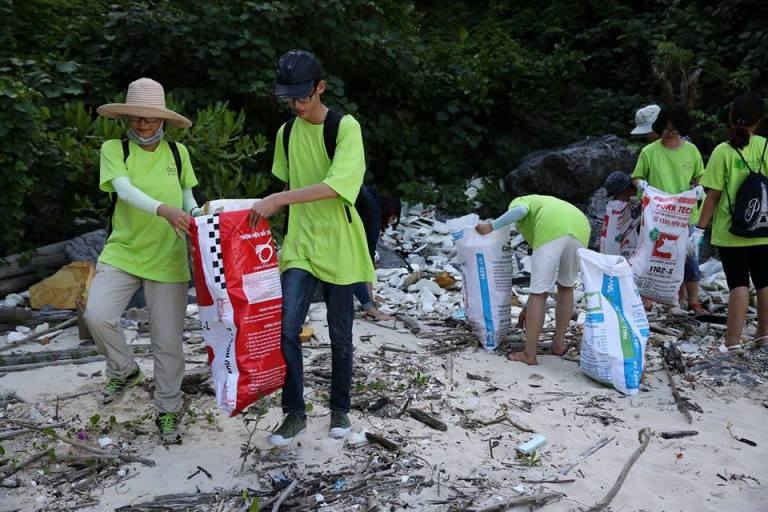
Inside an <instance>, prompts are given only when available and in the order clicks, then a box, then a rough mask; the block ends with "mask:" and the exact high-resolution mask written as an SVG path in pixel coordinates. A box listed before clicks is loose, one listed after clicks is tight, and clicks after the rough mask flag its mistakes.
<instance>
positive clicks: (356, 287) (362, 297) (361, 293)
mask: <svg viewBox="0 0 768 512" xmlns="http://www.w3.org/2000/svg"><path fill="white" fill-rule="evenodd" d="M352 287H353V291H354V294H355V298H356V299H357V300H359V301H360V305H361V306H363V311H368V310H369V309H371V308H372V307H373V306H375V304H374V303H373V298H371V294H370V293H368V283H355V284H353V285H352Z"/></svg>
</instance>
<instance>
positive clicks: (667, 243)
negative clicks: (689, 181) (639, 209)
mask: <svg viewBox="0 0 768 512" xmlns="http://www.w3.org/2000/svg"><path fill="white" fill-rule="evenodd" d="M695 206H696V192H694V191H693V190H688V191H685V192H682V193H680V194H667V193H666V192H662V191H661V190H658V189H655V188H653V187H646V189H645V192H644V193H643V215H642V222H641V224H640V237H639V241H638V246H637V251H635V254H634V255H633V256H632V258H630V260H629V262H630V264H631V265H632V272H633V273H634V275H635V282H636V283H637V287H638V289H639V290H640V295H642V296H643V297H647V298H649V299H652V300H655V301H657V302H660V303H662V304H669V305H673V306H676V305H677V297H678V295H677V292H678V290H679V289H680V285H681V284H682V283H683V276H684V271H685V257H686V252H687V246H688V219H689V218H690V216H691V212H692V211H693V208H694V207H695Z"/></svg>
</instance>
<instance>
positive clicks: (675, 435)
mask: <svg viewBox="0 0 768 512" xmlns="http://www.w3.org/2000/svg"><path fill="white" fill-rule="evenodd" d="M697 435H699V432H698V431H697V430H677V431H675V432H660V433H659V436H660V437H661V438H662V439H680V438H681V437H690V436H697Z"/></svg>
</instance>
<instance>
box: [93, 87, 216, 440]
mask: <svg viewBox="0 0 768 512" xmlns="http://www.w3.org/2000/svg"><path fill="white" fill-rule="evenodd" d="M97 112H98V113H99V114H100V115H102V116H104V117H109V118H119V119H126V120H127V121H128V124H129V126H130V129H129V130H128V132H127V134H126V135H127V140H125V141H123V142H121V141H120V140H108V141H106V142H104V144H103V145H102V146H101V163H100V168H99V175H100V176H99V187H100V188H101V190H103V191H105V192H108V193H114V194H116V196H117V200H116V203H115V208H114V213H113V215H112V219H111V232H110V233H109V236H108V238H107V241H106V244H105V246H104V249H103V250H102V252H101V254H100V255H99V260H98V263H97V265H96V275H95V277H94V278H93V281H92V283H91V288H90V290H89V293H88V303H87V304H86V308H85V315H84V316H85V321H86V323H87V325H88V327H89V329H90V331H91V334H92V335H93V338H94V341H95V342H96V344H97V346H98V348H99V351H100V352H101V353H102V354H104V355H105V356H106V359H107V371H106V375H107V383H106V385H105V387H104V390H103V393H102V402H103V403H104V404H109V403H111V402H114V401H115V400H117V399H118V398H119V397H120V396H121V395H122V394H123V393H124V391H125V390H126V389H127V388H129V387H131V386H135V385H137V384H139V383H140V382H141V381H142V380H143V378H144V377H143V375H142V372H141V369H140V368H139V366H138V365H137V364H136V361H135V360H134V358H133V353H132V352H131V349H130V347H129V346H128V345H127V344H126V341H125V336H124V334H123V330H122V329H121V328H120V317H121V315H122V313H123V311H124V310H125V308H126V307H127V306H128V303H129V302H130V300H131V298H132V297H133V294H134V293H135V292H136V291H137V290H138V289H139V288H140V287H143V288H144V296H145V298H146V301H147V305H148V307H149V313H150V322H151V324H150V333H151V341H152V357H153V359H154V375H153V376H154V381H155V394H154V402H155V407H156V409H157V411H158V415H157V419H156V423H157V425H158V428H159V430H160V435H161V439H162V440H163V442H164V443H174V442H179V441H180V436H179V432H178V419H179V418H178V414H179V411H180V409H181V405H182V401H181V380H182V378H183V377H184V366H185V364H184V351H183V347H182V333H183V329H184V316H185V313H186V306H187V290H188V288H189V286H188V283H189V278H190V274H189V265H188V257H187V241H186V239H185V234H186V233H187V232H188V229H189V224H190V222H191V220H192V217H191V215H198V214H199V213H201V211H200V208H198V207H197V203H196V202H195V198H194V196H193V195H192V188H193V187H194V186H195V185H197V178H196V177H195V172H194V170H193V169H192V164H191V163H190V158H189V151H188V150H187V148H186V147H185V146H184V145H183V144H179V143H175V146H172V145H171V144H173V143H169V142H167V141H166V140H164V131H163V126H164V124H165V123H168V124H170V125H173V126H177V127H182V128H187V127H189V126H191V125H192V123H191V122H190V121H189V119H187V118H186V117H184V116H181V115H179V114H177V113H176V112H173V111H171V110H168V109H167V108H165V92H164V90H163V86H162V85H160V84H159V83H158V82H156V81H154V80H151V79H149V78H140V79H138V80H136V81H134V82H132V83H131V84H130V85H129V86H128V93H127V95H126V101H125V103H110V104H107V105H102V106H100V107H99V108H98V109H97ZM174 147H175V148H176V149H175V151H176V152H177V154H176V155H175V154H174V149H173V148H174ZM177 155H178V158H177ZM179 163H180V164H181V169H177V165H178V164H179Z"/></svg>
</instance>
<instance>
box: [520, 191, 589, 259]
mask: <svg viewBox="0 0 768 512" xmlns="http://www.w3.org/2000/svg"><path fill="white" fill-rule="evenodd" d="M515 206H525V207H526V208H528V213H527V214H526V215H525V217H523V218H522V219H520V220H519V221H517V224H516V225H517V230H518V231H519V232H520V234H522V235H523V238H525V241H526V242H528V245H529V246H530V247H531V249H534V250H536V249H538V248H539V247H541V246H542V245H544V244H546V243H547V242H551V241H552V240H556V239H558V238H560V237H563V236H566V235H571V236H572V237H574V238H575V239H576V240H578V241H579V242H581V243H582V244H584V246H585V247H586V246H587V245H588V244H589V233H590V231H591V228H590V226H589V220H587V217H586V215H584V214H583V213H581V210H579V209H578V208H576V207H575V206H573V205H572V204H571V203H569V202H567V201H563V200H562V199H558V198H556V197H552V196H537V195H530V196H520V197H518V198H516V199H515V200H514V201H512V202H511V203H509V207H510V208H514V207H515Z"/></svg>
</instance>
